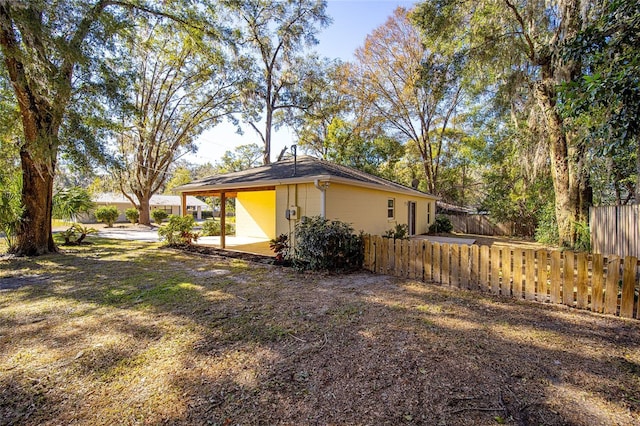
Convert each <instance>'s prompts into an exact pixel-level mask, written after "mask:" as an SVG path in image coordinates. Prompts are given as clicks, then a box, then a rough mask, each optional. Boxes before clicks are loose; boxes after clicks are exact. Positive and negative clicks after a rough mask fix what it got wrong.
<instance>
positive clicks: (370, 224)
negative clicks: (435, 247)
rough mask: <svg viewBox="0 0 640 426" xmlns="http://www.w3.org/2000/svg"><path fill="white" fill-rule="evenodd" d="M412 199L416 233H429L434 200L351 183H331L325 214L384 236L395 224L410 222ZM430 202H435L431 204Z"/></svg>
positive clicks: (328, 217)
mask: <svg viewBox="0 0 640 426" xmlns="http://www.w3.org/2000/svg"><path fill="white" fill-rule="evenodd" d="M318 192H319V191H318ZM390 199H391V200H393V203H394V208H393V212H394V216H393V218H388V217H387V212H388V201H389V200H390ZM409 202H414V203H416V209H415V226H416V227H415V234H424V233H426V232H427V231H428V230H429V225H430V224H431V223H433V221H434V217H433V216H434V215H433V214H430V215H428V209H429V208H430V209H431V212H433V211H434V210H433V209H434V208H435V206H434V205H433V203H435V200H429V199H427V198H423V197H418V196H411V195H404V194H397V193H393V192H386V191H379V190H374V189H368V188H360V187H355V186H350V185H342V184H337V183H331V185H329V187H328V188H327V192H326V217H327V219H337V220H340V221H343V222H347V223H350V224H351V225H352V226H353V228H354V229H355V230H356V231H364V232H365V233H366V234H372V235H382V234H384V233H385V232H386V231H387V230H389V229H392V228H394V227H395V226H396V224H408V223H409ZM429 204H432V205H431V206H430V207H429ZM427 216H430V217H427Z"/></svg>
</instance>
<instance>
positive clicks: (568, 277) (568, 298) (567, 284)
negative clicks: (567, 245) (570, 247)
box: [562, 251, 575, 307]
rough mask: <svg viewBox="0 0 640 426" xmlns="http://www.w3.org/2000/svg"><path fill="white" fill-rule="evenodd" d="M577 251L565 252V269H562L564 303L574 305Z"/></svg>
mask: <svg viewBox="0 0 640 426" xmlns="http://www.w3.org/2000/svg"><path fill="white" fill-rule="evenodd" d="M574 256H575V253H574V252H572V251H565V252H564V270H563V271H562V272H563V274H562V278H563V280H562V281H563V283H562V284H563V285H562V303H563V304H565V305H567V306H571V307H573V301H574V300H575V299H574V297H573V287H574V275H575V269H574V265H575V257H574Z"/></svg>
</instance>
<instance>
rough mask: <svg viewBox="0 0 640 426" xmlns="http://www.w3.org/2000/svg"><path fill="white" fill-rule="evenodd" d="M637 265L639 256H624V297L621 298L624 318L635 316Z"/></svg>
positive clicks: (621, 314)
mask: <svg viewBox="0 0 640 426" xmlns="http://www.w3.org/2000/svg"><path fill="white" fill-rule="evenodd" d="M637 265H638V258H637V257H635V256H627V257H625V258H624V267H623V268H624V269H623V272H622V298H621V299H620V316H621V317H624V318H633V308H634V297H635V289H636V268H637Z"/></svg>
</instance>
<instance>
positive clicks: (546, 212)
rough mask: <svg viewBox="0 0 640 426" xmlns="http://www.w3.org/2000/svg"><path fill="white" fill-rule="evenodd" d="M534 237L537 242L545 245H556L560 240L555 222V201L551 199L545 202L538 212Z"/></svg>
mask: <svg viewBox="0 0 640 426" xmlns="http://www.w3.org/2000/svg"><path fill="white" fill-rule="evenodd" d="M535 239H536V241H537V242H539V243H541V244H546V245H557V244H558V241H559V240H560V236H559V235H558V224H557V222H556V211H555V203H554V201H553V200H552V201H550V202H548V203H546V204H545V205H544V206H543V207H542V209H541V210H540V213H539V214H538V225H537V226H536V232H535Z"/></svg>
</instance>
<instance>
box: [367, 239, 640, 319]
mask: <svg viewBox="0 0 640 426" xmlns="http://www.w3.org/2000/svg"><path fill="white" fill-rule="evenodd" d="M364 245H365V249H364V268H365V269H367V270H369V271H372V272H375V273H379V274H387V275H393V276H397V277H403V278H411V279H417V280H421V281H424V282H431V283H437V284H442V285H446V286H449V287H452V288H459V289H467V290H479V291H486V292H491V293H493V294H499V295H503V296H509V297H514V298H517V299H526V300H537V301H539V302H547V303H558V304H564V305H568V306H571V307H574V308H579V309H587V310H591V311H593V312H600V313H605V314H611V315H618V316H621V317H624V318H640V314H639V312H640V306H639V304H640V303H639V300H638V299H639V298H638V284H639V283H638V277H639V276H640V275H639V265H638V258H636V257H634V256H627V257H625V258H624V259H621V258H620V257H617V256H604V255H601V254H587V253H574V252H571V251H562V252H561V251H557V250H531V249H522V248H516V247H504V246H492V247H489V246H477V245H459V244H440V243H436V242H434V243H432V242H430V241H428V240H424V239H412V240H393V239H392V238H383V237H380V236H366V237H365V241H364Z"/></svg>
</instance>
